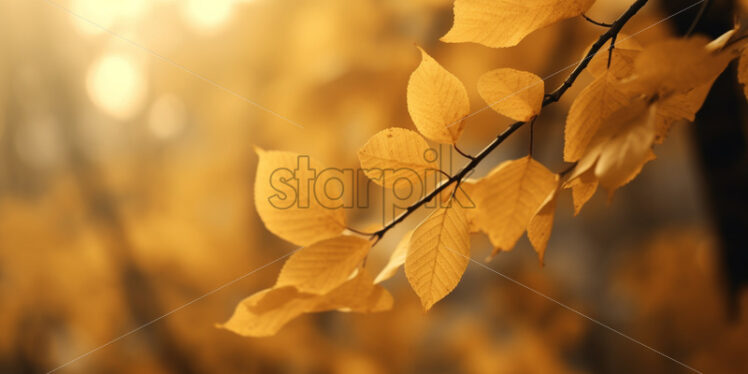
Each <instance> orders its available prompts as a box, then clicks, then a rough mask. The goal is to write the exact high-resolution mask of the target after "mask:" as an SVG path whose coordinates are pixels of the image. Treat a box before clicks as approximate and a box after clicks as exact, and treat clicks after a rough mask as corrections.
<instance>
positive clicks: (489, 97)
mask: <svg viewBox="0 0 748 374" xmlns="http://www.w3.org/2000/svg"><path fill="white" fill-rule="evenodd" d="M478 93H480V96H481V97H482V98H483V100H485V101H486V103H487V104H488V105H489V106H490V107H491V109H493V110H495V111H497V112H499V114H502V115H504V116H507V117H509V118H511V119H513V120H515V121H522V122H527V121H529V120H531V119H532V118H533V117H535V116H537V115H538V114H539V113H540V109H541V107H542V105H543V96H544V95H545V85H544V83H543V80H542V79H540V77H538V76H537V75H535V74H533V73H528V72H526V71H520V70H514V69H509V68H503V69H496V70H491V71H489V72H488V73H485V74H483V75H482V76H481V77H480V79H478Z"/></svg>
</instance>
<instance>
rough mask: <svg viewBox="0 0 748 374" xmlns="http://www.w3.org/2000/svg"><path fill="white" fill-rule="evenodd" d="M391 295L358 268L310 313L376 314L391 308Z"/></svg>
mask: <svg viewBox="0 0 748 374" xmlns="http://www.w3.org/2000/svg"><path fill="white" fill-rule="evenodd" d="M392 304H393V299H392V295H390V293H389V292H387V290H386V289H384V287H382V286H379V285H375V284H374V283H373V281H372V279H371V275H369V274H368V273H367V272H366V270H364V269H363V268H359V269H358V270H357V271H356V273H355V274H354V275H353V276H352V277H350V278H349V279H348V280H347V281H346V282H345V283H343V284H342V285H340V286H339V287H338V288H336V289H335V290H333V291H331V292H330V293H328V294H327V295H324V296H322V297H320V299H319V302H318V303H317V304H316V305H315V306H314V308H312V309H311V310H310V312H323V311H328V310H338V311H344V312H356V313H376V312H382V311H385V310H389V309H391V308H392Z"/></svg>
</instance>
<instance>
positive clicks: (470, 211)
mask: <svg viewBox="0 0 748 374" xmlns="http://www.w3.org/2000/svg"><path fill="white" fill-rule="evenodd" d="M476 183H478V179H465V180H464V181H462V182H461V183H460V188H461V189H462V191H463V192H464V195H463V194H460V193H457V194H456V195H455V199H456V201H458V202H462V206H463V207H466V209H465V217H467V220H468V227H469V229H470V232H471V233H476V232H479V231H480V227H478V223H477V222H476V214H477V212H478V209H476V206H475V201H474V200H473V190H474V189H475V185H476ZM458 192H459V191H458ZM468 207H469V208H468Z"/></svg>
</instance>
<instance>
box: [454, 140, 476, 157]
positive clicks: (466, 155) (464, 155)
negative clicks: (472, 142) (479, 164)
mask: <svg viewBox="0 0 748 374" xmlns="http://www.w3.org/2000/svg"><path fill="white" fill-rule="evenodd" d="M452 147H453V148H454V149H455V151H457V153H459V154H460V156H462V157H465V158H467V159H468V160H472V159H474V158H475V157H473V156H471V155H469V154H467V153H466V152H463V151H462V150H460V148H458V147H457V144H452Z"/></svg>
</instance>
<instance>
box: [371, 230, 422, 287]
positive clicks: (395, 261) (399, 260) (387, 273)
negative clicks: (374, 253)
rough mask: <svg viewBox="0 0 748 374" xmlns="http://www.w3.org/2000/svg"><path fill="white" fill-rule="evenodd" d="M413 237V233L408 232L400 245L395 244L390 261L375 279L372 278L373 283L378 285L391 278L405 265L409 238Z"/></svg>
mask: <svg viewBox="0 0 748 374" xmlns="http://www.w3.org/2000/svg"><path fill="white" fill-rule="evenodd" d="M412 236H413V231H409V232H408V233H407V234H405V236H403V238H402V239H400V243H398V244H397V247H395V250H394V251H392V254H391V255H390V260H389V261H388V262H387V265H385V266H384V268H383V269H382V270H381V271H380V272H379V274H377V277H376V278H374V283H375V284H379V283H382V282H384V281H386V280H387V279H390V278H392V277H393V276H394V275H395V273H397V269H399V268H400V266H402V265H403V264H404V263H405V257H406V256H407V255H408V248H410V238H411V237H412Z"/></svg>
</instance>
